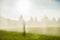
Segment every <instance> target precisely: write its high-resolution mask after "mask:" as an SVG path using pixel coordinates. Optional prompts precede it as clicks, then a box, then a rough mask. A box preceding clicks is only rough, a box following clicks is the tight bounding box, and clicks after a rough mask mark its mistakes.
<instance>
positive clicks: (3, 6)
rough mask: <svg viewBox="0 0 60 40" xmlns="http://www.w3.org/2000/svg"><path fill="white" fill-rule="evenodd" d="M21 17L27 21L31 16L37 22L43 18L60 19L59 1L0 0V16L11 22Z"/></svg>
mask: <svg viewBox="0 0 60 40" xmlns="http://www.w3.org/2000/svg"><path fill="white" fill-rule="evenodd" d="M21 15H22V16H23V17H24V19H25V20H29V19H30V17H31V16H32V17H33V18H34V17H37V18H38V20H40V19H41V18H43V17H44V16H47V17H49V18H50V19H52V18H53V17H55V18H56V19H58V18H60V0H0V16H2V17H6V18H10V19H13V20H17V19H19V17H20V16H21Z"/></svg>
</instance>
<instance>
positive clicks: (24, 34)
mask: <svg viewBox="0 0 60 40" xmlns="http://www.w3.org/2000/svg"><path fill="white" fill-rule="evenodd" d="M23 36H24V37H25V36H26V32H25V21H23Z"/></svg>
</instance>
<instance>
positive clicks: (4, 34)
mask: <svg viewBox="0 0 60 40" xmlns="http://www.w3.org/2000/svg"><path fill="white" fill-rule="evenodd" d="M0 40H60V36H51V35H50V36H49V35H42V34H41V35H40V34H32V33H26V36H25V37H24V36H23V34H22V33H21V32H11V31H9V32H8V31H2V30H0Z"/></svg>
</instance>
